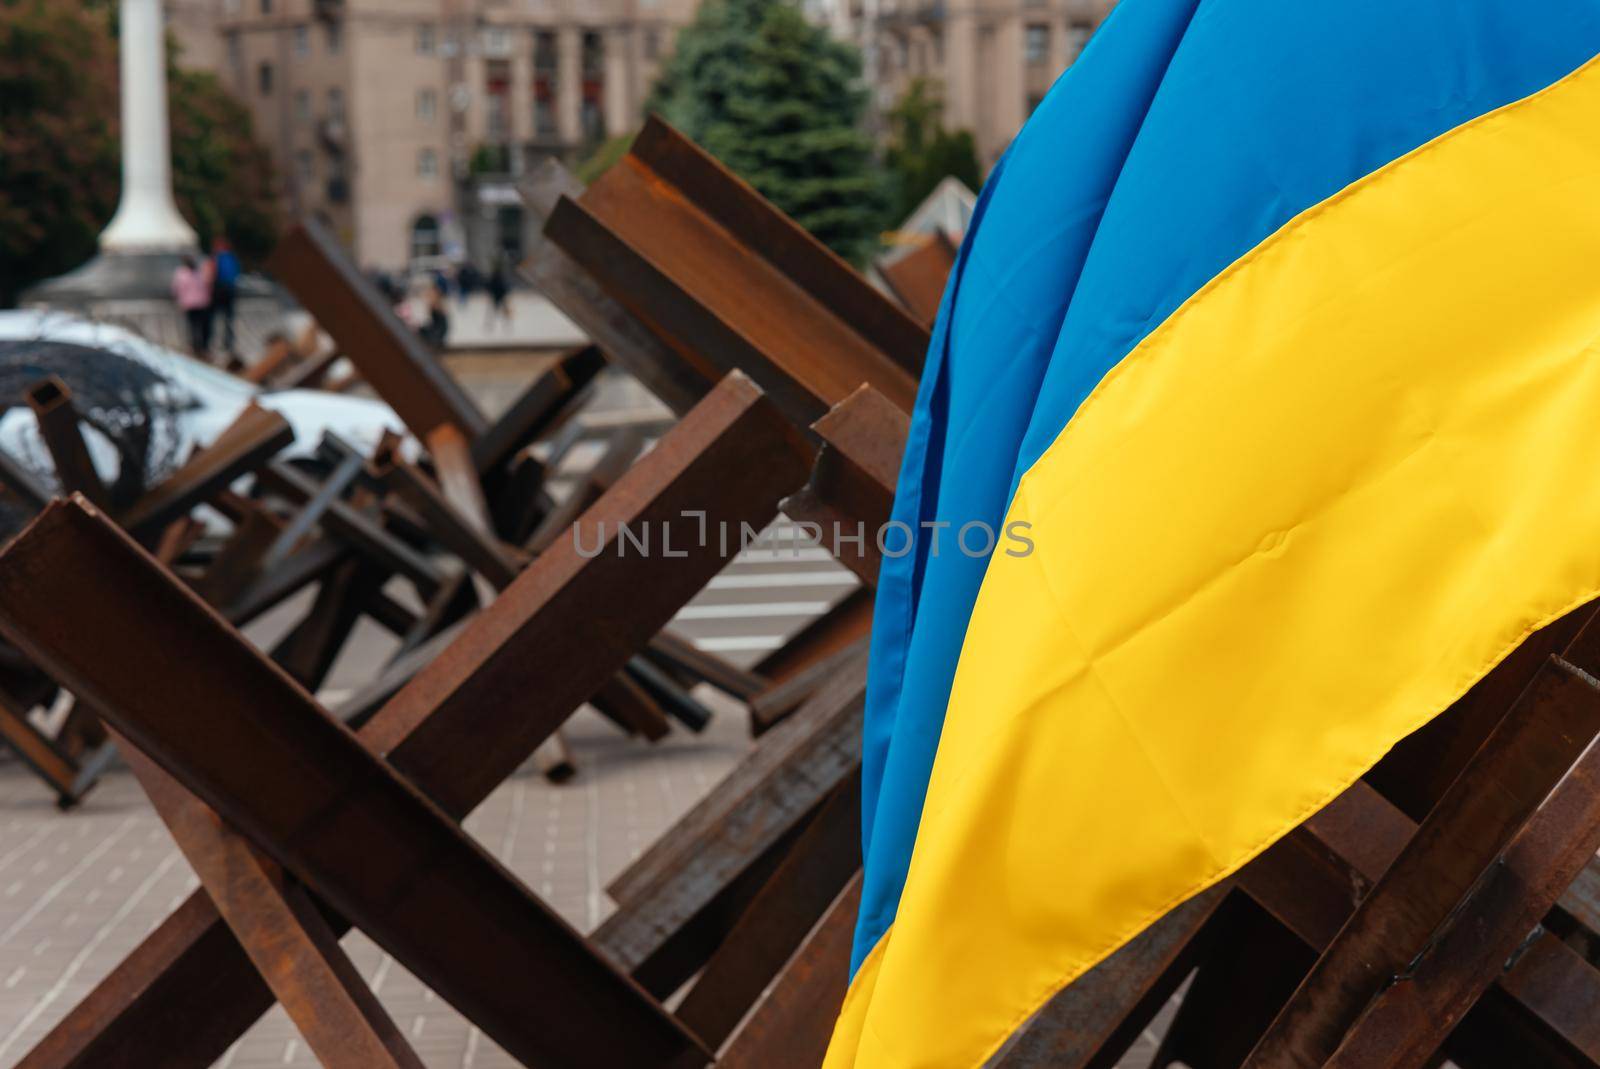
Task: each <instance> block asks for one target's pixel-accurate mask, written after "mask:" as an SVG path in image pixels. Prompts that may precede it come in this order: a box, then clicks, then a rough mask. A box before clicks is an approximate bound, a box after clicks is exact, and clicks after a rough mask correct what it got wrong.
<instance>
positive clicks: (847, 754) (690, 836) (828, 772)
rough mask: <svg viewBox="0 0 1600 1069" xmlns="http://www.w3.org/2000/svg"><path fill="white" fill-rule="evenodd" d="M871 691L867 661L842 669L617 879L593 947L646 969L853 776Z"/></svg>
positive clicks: (628, 965)
mask: <svg viewBox="0 0 1600 1069" xmlns="http://www.w3.org/2000/svg"><path fill="white" fill-rule="evenodd" d="M865 689H866V663H865V660H858V661H857V662H856V663H855V664H853V665H851V666H849V667H847V668H845V669H842V670H841V671H840V672H839V673H838V674H837V675H836V676H835V678H834V679H833V680H832V681H831V682H830V684H829V685H828V686H826V687H824V688H823V689H822V690H820V691H819V692H818V693H817V694H816V695H815V696H814V697H813V698H812V699H811V701H810V702H808V703H807V705H806V707H805V708H803V709H801V710H800V711H799V712H797V713H796V714H795V715H794V716H793V717H791V718H790V719H789V720H788V721H786V722H785V723H784V724H782V725H780V726H779V727H777V728H775V729H774V730H773V731H771V732H769V733H768V734H767V736H766V737H765V738H763V739H762V741H761V745H760V746H759V747H758V748H757V749H756V751H755V753H754V754H752V755H751V757H750V758H749V759H747V760H746V761H744V762H743V763H742V764H740V765H739V767H738V768H736V769H735V770H734V771H733V772H732V773H731V774H730V775H729V776H728V777H727V778H726V779H724V780H723V781H722V782H721V783H719V784H718V785H717V786H716V787H715V788H713V789H712V791H711V793H710V794H708V795H707V796H706V797H705V798H704V799H702V800H701V802H700V803H699V804H698V805H696V806H695V807H694V808H693V809H691V810H690V811H689V813H688V814H687V815H685V817H684V818H683V819H682V820H680V821H679V822H678V824H677V825H675V826H674V827H673V829H672V831H670V832H669V833H668V834H667V835H665V836H663V837H662V838H661V839H659V840H658V841H657V842H656V843H655V844H654V845H652V846H651V847H650V848H649V849H648V850H646V851H645V852H644V854H642V855H641V856H640V858H639V860H638V861H637V862H635V863H634V864H633V865H631V866H630V867H629V868H628V869H627V870H626V871H624V872H623V873H622V874H621V875H620V876H618V877H617V879H615V880H613V881H612V882H611V884H610V885H609V886H608V887H607V888H606V890H607V892H608V893H609V894H610V895H611V897H612V898H613V899H614V900H615V901H616V902H617V904H618V909H617V911H616V912H615V913H613V914H612V915H611V916H610V917H609V918H608V919H607V920H606V921H605V923H603V924H602V925H601V926H600V928H599V929H598V930H597V931H596V932H595V934H594V940H595V943H596V944H597V945H598V946H600V947H601V948H603V949H604V950H605V951H606V953H607V955H608V956H610V957H611V959H612V960H614V961H616V962H617V963H618V964H620V965H621V966H622V967H623V968H626V969H634V968H637V967H638V966H640V965H641V964H643V963H644V962H646V961H647V960H648V959H649V958H650V957H651V955H653V954H655V953H657V952H658V951H659V950H660V949H661V948H662V947H663V946H664V945H666V943H667V941H668V940H669V939H670V938H671V937H672V935H673V934H674V933H675V932H677V931H678V930H679V929H681V928H683V927H684V926H685V925H687V924H688V923H689V922H690V921H691V920H692V919H693V918H694V917H695V916H696V914H698V913H699V912H700V911H701V910H702V909H704V908H706V907H707V906H708V905H709V904H710V903H711V902H712V901H713V900H714V899H715V898H716V897H717V895H718V894H720V893H721V892H722V891H723V890H724V889H725V888H726V887H727V886H729V885H730V884H731V883H732V882H733V881H734V880H735V879H737V878H738V876H739V875H740V874H741V873H742V872H744V871H745V870H746V869H747V868H749V867H750V866H751V865H753V864H754V863H755V862H756V861H758V860H759V859H760V857H761V856H762V854H763V852H764V851H765V850H766V849H767V848H768V847H770V846H772V845H773V844H774V843H776V842H777V841H778V840H779V839H780V838H781V837H782V836H783V835H784V834H785V833H787V832H789V831H791V830H792V829H794V828H795V827H796V826H797V825H798V824H799V823H800V822H801V821H802V820H803V819H805V818H806V817H807V816H808V815H809V814H810V813H811V812H812V810H813V809H814V808H815V807H816V806H817V805H819V804H820V803H821V802H822V800H823V798H824V797H825V796H826V795H827V793H828V792H829V791H831V790H833V789H834V788H835V787H836V786H837V785H838V784H840V783H842V782H843V781H844V780H846V779H847V778H849V777H850V776H852V775H854V774H855V772H856V770H857V769H858V768H859V766H860V761H861V703H862V699H863V697H864V693H865Z"/></svg>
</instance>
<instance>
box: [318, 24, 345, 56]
mask: <svg viewBox="0 0 1600 1069" xmlns="http://www.w3.org/2000/svg"><path fill="white" fill-rule="evenodd" d="M322 34H323V42H324V44H325V45H326V46H327V49H328V55H330V56H337V55H338V54H339V52H340V50H342V49H343V48H344V25H343V24H342V23H338V22H327V23H324V24H323V26H322Z"/></svg>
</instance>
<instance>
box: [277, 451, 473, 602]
mask: <svg viewBox="0 0 1600 1069" xmlns="http://www.w3.org/2000/svg"><path fill="white" fill-rule="evenodd" d="M256 478H257V481H258V482H260V484H261V486H262V488H263V489H265V490H267V491H268V492H269V493H273V494H277V495H279V496H280V497H282V498H284V499H285V500H287V501H289V502H291V503H293V504H303V503H305V502H308V501H311V500H313V499H314V498H315V497H316V494H317V483H316V481H315V480H313V479H312V478H311V477H310V476H308V475H306V474H305V473H304V472H301V471H299V470H298V469H296V468H294V467H292V466H291V465H288V464H285V463H282V462H281V461H280V462H276V463H273V464H269V465H267V466H266V467H265V468H262V469H261V471H260V472H259V473H257V476H256ZM318 522H319V524H320V525H321V527H322V529H323V530H324V531H326V532H327V533H328V534H330V535H332V536H333V537H335V538H338V539H341V540H343V541H345V542H348V543H349V544H350V545H351V546H353V547H354V548H355V549H357V550H359V551H360V552H362V553H363V554H365V555H366V556H368V557H371V558H372V559H373V560H374V561H376V562H377V563H379V564H381V565H383V566H384V567H385V568H387V569H389V570H390V571H392V572H396V573H398V574H400V575H403V576H405V577H406V578H407V579H409V580H410V581H411V582H412V583H413V584H414V585H415V586H416V588H417V589H418V590H419V591H420V592H421V593H422V596H423V597H425V598H426V597H431V596H432V595H433V594H434V592H435V591H437V590H438V589H439V585H440V583H441V582H443V579H444V577H443V576H442V575H441V574H440V572H439V569H438V567H437V566H435V565H434V563H433V562H432V561H430V560H428V558H427V557H425V556H423V555H422V554H421V553H418V552H417V551H416V550H414V549H412V548H411V547H410V546H408V545H406V544H405V543H404V542H402V541H401V540H400V539H398V538H396V537H395V536H394V535H392V534H390V533H389V532H388V531H386V530H384V528H383V526H382V525H381V524H380V523H378V522H377V521H375V520H374V519H372V517H370V516H368V515H366V514H365V513H363V512H362V511H360V510H359V509H356V508H354V507H352V506H351V505H350V504H349V503H348V502H344V501H330V502H328V506H327V510H326V511H325V512H323V514H322V516H321V518H320V520H319V521H318Z"/></svg>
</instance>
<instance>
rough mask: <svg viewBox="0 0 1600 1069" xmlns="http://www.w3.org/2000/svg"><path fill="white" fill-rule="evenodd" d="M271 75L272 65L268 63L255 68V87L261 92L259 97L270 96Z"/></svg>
mask: <svg viewBox="0 0 1600 1069" xmlns="http://www.w3.org/2000/svg"><path fill="white" fill-rule="evenodd" d="M273 74H274V72H273V69H272V64H270V63H263V64H261V66H259V67H257V68H256V86H257V88H259V89H260V90H261V95H262V96H264V97H269V96H271V95H272V83H273Z"/></svg>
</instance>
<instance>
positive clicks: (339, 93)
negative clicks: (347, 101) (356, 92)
mask: <svg viewBox="0 0 1600 1069" xmlns="http://www.w3.org/2000/svg"><path fill="white" fill-rule="evenodd" d="M328 118H330V119H332V120H333V121H334V122H344V90H343V89H340V88H339V87H338V86H334V87H333V88H332V89H329V90H328Z"/></svg>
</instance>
